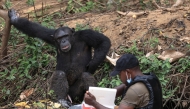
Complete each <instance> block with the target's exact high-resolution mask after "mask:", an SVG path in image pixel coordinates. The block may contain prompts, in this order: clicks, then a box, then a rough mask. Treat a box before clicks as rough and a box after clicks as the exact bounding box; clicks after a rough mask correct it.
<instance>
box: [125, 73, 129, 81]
mask: <svg viewBox="0 0 190 109" xmlns="http://www.w3.org/2000/svg"><path fill="white" fill-rule="evenodd" d="M126 76H127V80H128V79H129V78H128V75H127V72H126Z"/></svg>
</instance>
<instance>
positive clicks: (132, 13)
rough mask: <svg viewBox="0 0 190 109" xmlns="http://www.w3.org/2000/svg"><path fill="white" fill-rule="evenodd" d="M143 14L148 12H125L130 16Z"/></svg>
mask: <svg viewBox="0 0 190 109" xmlns="http://www.w3.org/2000/svg"><path fill="white" fill-rule="evenodd" d="M144 14H148V12H144V11H143V12H131V11H130V12H129V13H127V16H132V17H135V18H137V17H138V16H141V15H144Z"/></svg>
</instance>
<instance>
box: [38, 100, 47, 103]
mask: <svg viewBox="0 0 190 109" xmlns="http://www.w3.org/2000/svg"><path fill="white" fill-rule="evenodd" d="M38 101H39V102H41V103H47V102H49V101H50V100H49V99H45V100H38Z"/></svg>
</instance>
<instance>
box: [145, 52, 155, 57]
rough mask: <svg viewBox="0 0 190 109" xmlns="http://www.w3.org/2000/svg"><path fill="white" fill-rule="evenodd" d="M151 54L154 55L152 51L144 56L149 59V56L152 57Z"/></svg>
mask: <svg viewBox="0 0 190 109" xmlns="http://www.w3.org/2000/svg"><path fill="white" fill-rule="evenodd" d="M153 54H154V51H151V52H149V53H147V54H146V57H149V56H150V55H153Z"/></svg>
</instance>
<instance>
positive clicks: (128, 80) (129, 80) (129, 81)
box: [126, 73, 132, 84]
mask: <svg viewBox="0 0 190 109" xmlns="http://www.w3.org/2000/svg"><path fill="white" fill-rule="evenodd" d="M126 76H127V80H126V81H127V83H128V84H129V83H131V81H132V79H131V75H130V78H128V75H127V73H126Z"/></svg>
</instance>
